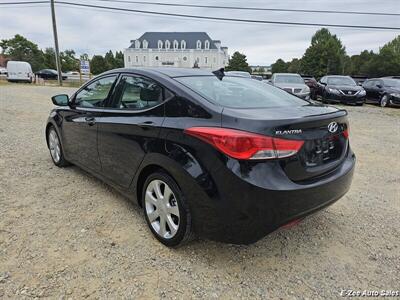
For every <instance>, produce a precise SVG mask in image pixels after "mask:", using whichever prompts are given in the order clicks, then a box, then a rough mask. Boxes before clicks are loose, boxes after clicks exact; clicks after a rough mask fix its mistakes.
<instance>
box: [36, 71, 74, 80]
mask: <svg viewBox="0 0 400 300" xmlns="http://www.w3.org/2000/svg"><path fill="white" fill-rule="evenodd" d="M35 75H36V76H37V77H39V78H43V79H50V80H51V79H53V80H56V79H58V73H57V71H56V70H53V69H43V70H40V71H37V72H36V73H35ZM62 79H63V80H65V79H67V76H66V75H62Z"/></svg>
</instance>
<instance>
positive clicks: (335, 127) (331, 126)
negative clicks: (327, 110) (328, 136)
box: [328, 122, 339, 133]
mask: <svg viewBox="0 0 400 300" xmlns="http://www.w3.org/2000/svg"><path fill="white" fill-rule="evenodd" d="M338 128H339V126H338V123H336V122H331V123H329V125H328V131H329V132H331V133H335V132H336V131H337V130H338Z"/></svg>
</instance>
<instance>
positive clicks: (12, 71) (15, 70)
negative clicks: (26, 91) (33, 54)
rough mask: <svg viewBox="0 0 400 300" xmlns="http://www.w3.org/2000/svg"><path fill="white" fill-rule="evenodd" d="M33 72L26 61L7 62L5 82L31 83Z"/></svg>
mask: <svg viewBox="0 0 400 300" xmlns="http://www.w3.org/2000/svg"><path fill="white" fill-rule="evenodd" d="M32 79H33V72H32V67H31V65H30V64H29V63H27V62H26V61H12V60H10V61H9V62H7V80H8V81H23V82H32Z"/></svg>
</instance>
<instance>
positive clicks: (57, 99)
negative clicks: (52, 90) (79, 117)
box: [51, 94, 69, 106]
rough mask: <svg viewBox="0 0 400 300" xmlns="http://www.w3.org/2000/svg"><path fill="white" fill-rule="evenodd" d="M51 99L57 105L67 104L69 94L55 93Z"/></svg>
mask: <svg viewBox="0 0 400 300" xmlns="http://www.w3.org/2000/svg"><path fill="white" fill-rule="evenodd" d="M51 101H53V104H54V105H57V106H68V102H69V96H68V95H66V94H61V95H55V96H53V97H51Z"/></svg>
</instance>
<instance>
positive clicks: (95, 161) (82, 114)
mask: <svg viewBox="0 0 400 300" xmlns="http://www.w3.org/2000/svg"><path fill="white" fill-rule="evenodd" d="M116 79H117V75H115V74H114V75H109V76H104V77H101V78H99V79H96V80H94V81H91V82H90V83H89V84H87V85H86V86H84V87H83V88H82V89H80V90H79V91H78V92H77V93H76V94H75V96H73V97H72V99H71V109H70V110H68V112H66V115H65V116H64V122H63V125H62V129H63V146H64V149H65V152H66V154H67V159H68V160H70V161H71V162H73V163H76V164H79V165H81V166H83V167H86V168H88V169H90V170H91V171H95V172H100V171H101V165H100V159H99V155H98V151H97V130H98V125H97V120H98V118H100V117H101V114H102V111H103V106H104V103H106V102H107V101H108V99H109V97H111V94H112V91H113V86H114V83H115V82H116Z"/></svg>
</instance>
